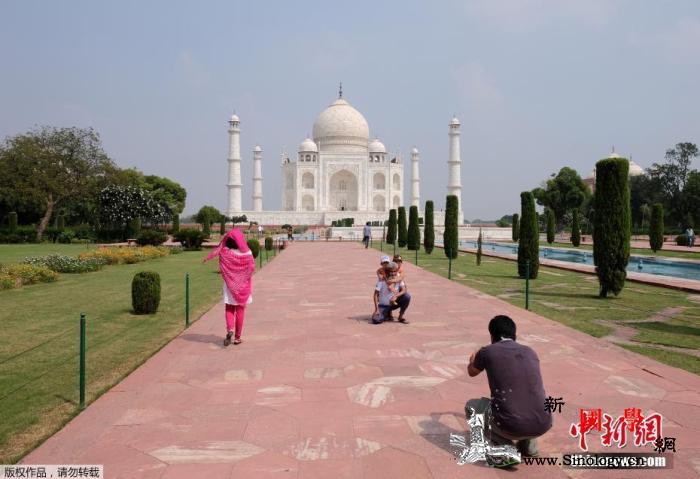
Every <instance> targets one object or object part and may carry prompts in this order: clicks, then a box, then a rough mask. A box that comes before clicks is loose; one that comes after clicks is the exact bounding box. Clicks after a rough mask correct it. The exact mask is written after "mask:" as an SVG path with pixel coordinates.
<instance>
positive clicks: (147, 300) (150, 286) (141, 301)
mask: <svg viewBox="0 0 700 479" xmlns="http://www.w3.org/2000/svg"><path fill="white" fill-rule="evenodd" d="M159 304H160V275H159V274H158V273H156V272H155V271H141V272H139V273H136V274H135V275H134V279H133V280H132V281H131V305H132V307H133V308H134V313H136V314H155V313H156V312H157V311H158V305H159Z"/></svg>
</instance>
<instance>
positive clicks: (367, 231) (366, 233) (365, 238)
mask: <svg viewBox="0 0 700 479" xmlns="http://www.w3.org/2000/svg"><path fill="white" fill-rule="evenodd" d="M371 236H372V226H370V224H369V221H368V222H367V224H366V225H365V227H364V228H362V242H363V243H364V244H365V249H367V248H368V247H369V239H370V237H371Z"/></svg>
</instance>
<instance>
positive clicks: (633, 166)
mask: <svg viewBox="0 0 700 479" xmlns="http://www.w3.org/2000/svg"><path fill="white" fill-rule="evenodd" d="M643 174H644V168H642V167H641V166H639V165H638V164H637V163H635V162H634V161H632V160H630V170H629V175H630V176H642V175H643Z"/></svg>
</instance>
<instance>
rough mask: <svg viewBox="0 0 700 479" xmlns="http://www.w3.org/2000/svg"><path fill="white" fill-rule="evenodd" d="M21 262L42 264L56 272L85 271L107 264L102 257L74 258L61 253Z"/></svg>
mask: <svg viewBox="0 0 700 479" xmlns="http://www.w3.org/2000/svg"><path fill="white" fill-rule="evenodd" d="M22 263H24V264H31V265H34V266H44V267H46V268H49V269H50V270H51V271H55V272H57V273H87V272H90V271H97V270H99V269H102V267H103V266H104V265H105V264H107V262H106V261H105V260H104V259H102V258H74V257H73V256H66V255H61V254H49V255H46V256H37V257H34V258H26V259H25V260H24V261H22Z"/></svg>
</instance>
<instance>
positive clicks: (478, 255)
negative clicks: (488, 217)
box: [476, 228, 482, 266]
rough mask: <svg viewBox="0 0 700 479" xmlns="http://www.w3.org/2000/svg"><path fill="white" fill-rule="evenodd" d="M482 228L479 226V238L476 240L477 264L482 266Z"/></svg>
mask: <svg viewBox="0 0 700 479" xmlns="http://www.w3.org/2000/svg"><path fill="white" fill-rule="evenodd" d="M481 238H482V237H481V228H479V238H478V239H477V240H476V265H477V266H481V243H482V240H481Z"/></svg>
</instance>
